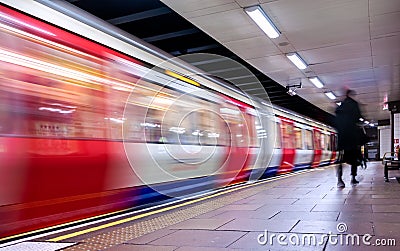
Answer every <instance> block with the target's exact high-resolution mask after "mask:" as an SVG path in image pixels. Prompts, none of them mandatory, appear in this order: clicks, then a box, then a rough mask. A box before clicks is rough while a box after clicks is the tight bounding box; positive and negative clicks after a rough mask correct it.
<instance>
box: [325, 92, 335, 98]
mask: <svg viewBox="0 0 400 251" xmlns="http://www.w3.org/2000/svg"><path fill="white" fill-rule="evenodd" d="M324 93H325V95H326V96H328V98H330V99H336V96H335V94H333V92H324Z"/></svg>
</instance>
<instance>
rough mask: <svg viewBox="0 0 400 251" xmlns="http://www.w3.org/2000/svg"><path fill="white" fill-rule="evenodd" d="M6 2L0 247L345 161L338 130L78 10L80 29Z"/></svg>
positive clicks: (2, 8) (59, 16) (0, 18)
mask: <svg viewBox="0 0 400 251" xmlns="http://www.w3.org/2000/svg"><path fill="white" fill-rule="evenodd" d="M2 2H6V3H2V4H1V5H0V172H1V175H0V184H1V185H0V226H1V228H0V237H3V239H2V240H6V239H7V238H6V237H7V236H11V235H14V234H18V233H22V232H25V231H30V230H35V229H41V228H45V227H49V226H55V225H57V224H60V223H65V222H70V221H73V220H78V219H83V218H86V217H90V216H96V215H100V214H102V213H107V212H113V211H116V210H123V209H128V208H137V207H140V206H143V205H146V204H149V203H152V202H154V201H158V200H165V199H168V198H172V197H180V196H185V195H188V194H193V193H198V192H201V191H206V190H207V191H209V190H212V189H217V188H221V187H224V186H229V185H231V184H235V183H239V182H246V181H249V180H257V179H262V178H265V177H270V176H273V175H277V174H281V173H288V172H292V171H295V170H300V169H304V168H314V167H318V166H321V165H325V164H329V163H333V162H334V160H335V158H336V152H335V151H333V150H332V149H335V144H336V135H335V131H334V130H333V129H332V128H330V127H328V126H325V125H323V124H321V123H318V122H316V121H313V120H311V119H308V118H304V117H302V116H299V115H294V114H290V113H289V112H287V111H285V110H283V109H280V108H278V107H271V106H270V105H267V104H265V103H264V102H263V101H261V100H256V99H255V98H254V99H253V98H251V99H250V98H249V97H248V96H246V95H244V94H243V93H240V92H238V91H234V90H232V88H229V87H227V85H224V84H221V83H220V82H218V81H214V80H213V78H210V77H205V76H202V75H201V74H197V73H195V72H194V71H195V70H193V68H190V67H191V66H188V65H185V63H184V62H179V60H178V61H174V60H168V59H169V57H170V56H169V55H167V54H165V53H163V52H160V51H158V50H156V49H155V48H153V47H151V46H150V45H147V44H146V43H144V42H141V41H139V40H138V39H136V38H134V37H132V36H129V35H127V34H126V35H124V33H121V31H119V30H115V29H114V28H109V26H107V25H106V24H103V23H100V25H101V26H103V30H102V31H101V30H99V29H94V28H92V27H91V26H90V25H88V24H86V23H90V20H92V21H93V20H94V22H96V23H99V22H100V21H99V20H97V19H95V18H94V17H90V16H87V15H85V14H82V13H79V11H78V10H77V9H72V10H71V11H70V12H71V13H79V14H78V15H79V16H80V18H81V20H77V19H76V18H71V17H69V16H68V15H66V14H63V13H61V12H58V11H56V10H54V9H51V8H49V7H47V6H45V5H43V4H41V3H39V2H38V1H31V0H29V1H2ZM61 6H62V9H63V10H64V12H65V10H68V9H67V7H68V6H67V5H61ZM41 19H44V20H46V21H43V20H41ZM116 34H118V35H116ZM121 34H122V35H121Z"/></svg>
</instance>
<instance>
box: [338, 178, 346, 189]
mask: <svg viewBox="0 0 400 251" xmlns="http://www.w3.org/2000/svg"><path fill="white" fill-rule="evenodd" d="M345 186H346V185H345V184H344V182H343V180H342V179H339V180H338V182H337V187H338V188H344V187H345Z"/></svg>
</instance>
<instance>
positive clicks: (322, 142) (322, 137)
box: [320, 133, 326, 150]
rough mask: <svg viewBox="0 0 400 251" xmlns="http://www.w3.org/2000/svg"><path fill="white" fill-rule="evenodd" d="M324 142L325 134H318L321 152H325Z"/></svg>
mask: <svg viewBox="0 0 400 251" xmlns="http://www.w3.org/2000/svg"><path fill="white" fill-rule="evenodd" d="M325 140H326V136H325V134H322V133H321V134H320V141H321V150H326V144H325V143H326V142H325Z"/></svg>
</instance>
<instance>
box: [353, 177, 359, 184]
mask: <svg viewBox="0 0 400 251" xmlns="http://www.w3.org/2000/svg"><path fill="white" fill-rule="evenodd" d="M358 183H360V182H359V181H358V180H356V178H354V177H353V178H352V179H351V184H352V185H355V184H358Z"/></svg>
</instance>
